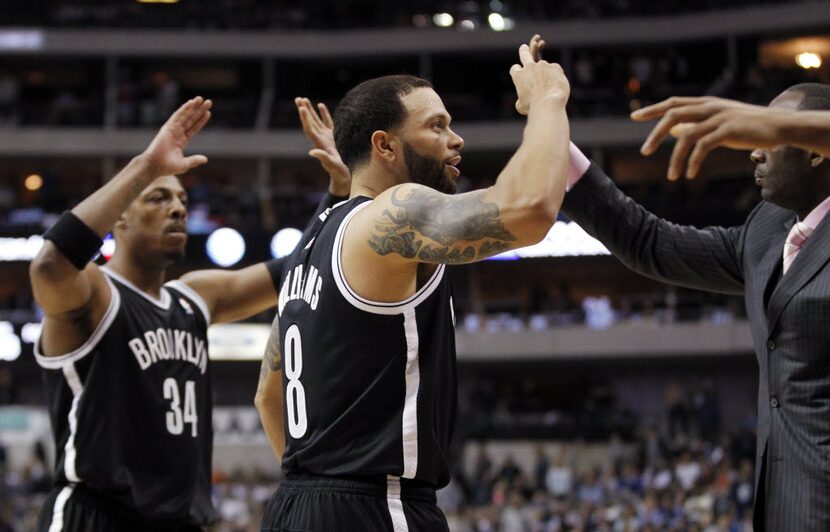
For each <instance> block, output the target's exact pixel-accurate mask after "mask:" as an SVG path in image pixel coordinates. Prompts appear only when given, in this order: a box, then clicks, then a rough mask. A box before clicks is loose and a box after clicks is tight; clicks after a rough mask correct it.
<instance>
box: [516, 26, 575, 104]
mask: <svg viewBox="0 0 830 532" xmlns="http://www.w3.org/2000/svg"><path fill="white" fill-rule="evenodd" d="M544 46H545V41H543V40H542V38H541V37H540V36H539V35H534V36H533V38H531V39H530V43H528V44H523V45H521V46H520V47H519V61H520V62H521V64H517V65H513V66H512V67H511V68H510V76H511V77H512V78H513V84H514V85H515V86H516V96H517V100H516V110H517V111H518V112H519V113H520V114H523V115H526V114H527V113H528V111H529V110H530V106H531V105H532V104H533V103H534V101H537V100H539V99H544V98H556V99H561V100H563V101H564V102H567V101H568V96H569V95H570V92H571V87H570V84H569V83H568V78H566V77H565V73H564V72H563V71H562V67H561V66H559V65H558V64H555V63H548V62H547V61H545V60H543V59H541V52H542V49H544Z"/></svg>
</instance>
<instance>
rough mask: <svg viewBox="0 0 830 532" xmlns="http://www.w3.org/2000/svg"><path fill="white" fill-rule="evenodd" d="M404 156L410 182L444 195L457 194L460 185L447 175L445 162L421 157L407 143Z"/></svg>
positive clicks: (425, 156)
mask: <svg viewBox="0 0 830 532" xmlns="http://www.w3.org/2000/svg"><path fill="white" fill-rule="evenodd" d="M403 154H404V157H405V158H406V169H407V171H408V172H409V180H410V181H412V182H413V183H418V184H419V185H424V186H427V187H429V188H431V189H434V190H437V191H438V192H443V193H444V194H455V191H456V189H457V188H458V183H456V182H455V181H454V180H453V179H452V178H451V177H449V176H448V175H447V166H446V164H444V162H443V161H439V160H438V159H434V158H432V157H430V156H428V155H421V154H420V153H418V152H417V151H415V149H414V148H412V147H411V146H410V145H409V144H408V143H406V142H404V144H403Z"/></svg>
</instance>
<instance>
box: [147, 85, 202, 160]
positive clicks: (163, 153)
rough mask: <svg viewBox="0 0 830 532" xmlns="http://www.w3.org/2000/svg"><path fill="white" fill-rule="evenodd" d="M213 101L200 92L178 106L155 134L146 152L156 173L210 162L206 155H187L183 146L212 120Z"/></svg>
mask: <svg viewBox="0 0 830 532" xmlns="http://www.w3.org/2000/svg"><path fill="white" fill-rule="evenodd" d="M212 105H213V103H212V102H211V101H210V100H205V99H204V98H202V97H201V96H197V97H196V98H192V99H190V100H188V101H187V102H185V103H184V104H183V105H182V106H181V107H179V108H178V109H177V110H176V112H175V113H173V114H172V115H171V116H170V118H169V119H168V120H167V122H165V123H164V125H163V126H161V129H160V130H159V132H158V133H157V134H156V136H155V137H154V138H153V140H152V142H150V145H149V146H147V149H146V150H144V154H145V155H146V157H147V160H148V161H149V162H150V164H151V165H152V168H153V171H154V173H155V174H156V175H159V176H161V175H171V174H183V173H185V172H187V171H188V170H191V169H193V168H195V167H197V166H200V165H203V164H205V163H206V162H207V157H205V156H204V155H190V156H187V157H186V156H185V155H184V150H185V148H186V147H187V143H188V142H190V139H192V138H193V137H194V136H195V135H196V134H197V133H198V132H199V131H201V129H202V128H203V127H204V126H205V124H207V122H208V120H210V108H211V106H212Z"/></svg>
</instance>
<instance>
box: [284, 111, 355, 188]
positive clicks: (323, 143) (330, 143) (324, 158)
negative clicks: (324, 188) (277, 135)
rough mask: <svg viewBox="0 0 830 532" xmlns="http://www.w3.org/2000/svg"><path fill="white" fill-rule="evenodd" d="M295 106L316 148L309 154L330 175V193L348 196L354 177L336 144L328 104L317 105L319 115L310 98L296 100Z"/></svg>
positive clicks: (304, 128)
mask: <svg viewBox="0 0 830 532" xmlns="http://www.w3.org/2000/svg"><path fill="white" fill-rule="evenodd" d="M294 105H296V106H297V112H299V114H300V122H301V123H302V125H303V133H305V135H306V137H308V139H309V140H310V141H311V144H312V145H313V146H314V148H313V149H312V150H311V151H309V152H308V154H309V155H311V156H312V157H314V158H315V159H317V160H318V161H320V165H321V166H322V167H323V169H324V170H325V171H326V172H327V173H328V174H329V180H330V181H329V192H331V193H332V194H333V195H335V196H348V195H349V188H350V187H351V181H352V175H351V172H349V168H348V167H347V166H346V165H345V163H343V160H342V159H341V158H340V154H339V153H338V152H337V148H336V146H335V144H334V122H333V121H332V119H331V113H329V110H328V108H327V107H326V104H324V103H318V104H317V109H319V114H318V112H317V111H316V110H315V109H314V106H313V105H311V100H309V99H308V98H294Z"/></svg>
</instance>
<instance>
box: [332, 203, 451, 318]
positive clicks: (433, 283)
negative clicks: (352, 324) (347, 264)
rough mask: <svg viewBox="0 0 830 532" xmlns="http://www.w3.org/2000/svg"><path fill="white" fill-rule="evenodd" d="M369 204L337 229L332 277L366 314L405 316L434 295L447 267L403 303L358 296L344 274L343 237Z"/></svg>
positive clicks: (341, 291) (352, 303)
mask: <svg viewBox="0 0 830 532" xmlns="http://www.w3.org/2000/svg"><path fill="white" fill-rule="evenodd" d="M369 203H370V202H368V201H367V202H365V203H362V204H360V205H358V206H357V207H355V208H354V209H353V210H352V211H351V212H350V213H349V214H347V215H346V217H345V218H344V219H343V221H342V222H341V223H340V227H338V228H337V235H336V236H335V238H334V247H333V249H332V252H331V273H332V276H334V282H335V284H337V288H338V289H339V290H340V294H341V295H342V296H343V298H344V299H345V300H346V301H348V302H349V303H350V304H351V305H352V306H354V307H355V308H358V309H360V310H363V311H365V312H370V313H372V314H385V315H394V314H403V313H404V312H405V311H407V310H409V309H414V308H415V307H417V306H418V305H420V304H421V303H422V302H423V301H424V300H426V299H427V298H428V297H429V296H430V295H432V293H433V292H434V291H435V289H436V288H438V286H439V285H440V284H441V279H442V278H443V277H444V270H445V268H446V266H445V265H444V264H440V265H439V266H438V267H437V268H436V269H435V273H433V274H432V277H430V278H429V280H428V281H427V282H426V283H424V286H422V287H421V288H420V290H418V291H417V292H415V293H414V294H413V295H412V296H410V297H408V298H407V299H405V300H403V301H399V302H393V303H386V302H380V301H372V300H369V299H366V298H364V297H361V296H360V295H358V294H357V292H355V291H354V290H353V289H352V287H351V286H349V282H348V281H347V280H346V274H345V273H344V272H343V268H342V263H341V260H340V255H341V253H342V252H343V236H344V234H345V233H346V227H348V225H349V222H350V221H351V219H352V216H354V215H355V214H357V212H358V211H360V210H361V209H362V208H364V207H365V206H367V205H369Z"/></svg>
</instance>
